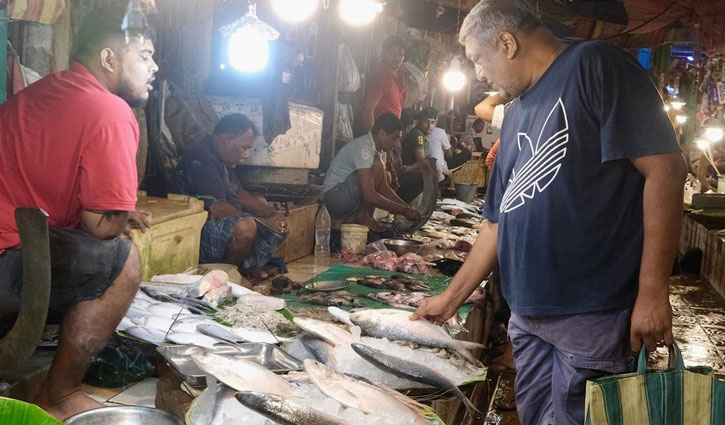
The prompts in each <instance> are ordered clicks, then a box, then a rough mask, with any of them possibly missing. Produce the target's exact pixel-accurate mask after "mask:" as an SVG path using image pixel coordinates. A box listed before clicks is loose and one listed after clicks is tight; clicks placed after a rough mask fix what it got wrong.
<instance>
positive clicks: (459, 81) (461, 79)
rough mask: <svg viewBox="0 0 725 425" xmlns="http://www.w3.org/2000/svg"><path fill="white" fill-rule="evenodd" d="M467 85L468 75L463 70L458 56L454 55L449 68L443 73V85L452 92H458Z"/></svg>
mask: <svg viewBox="0 0 725 425" xmlns="http://www.w3.org/2000/svg"><path fill="white" fill-rule="evenodd" d="M465 85H466V76H465V75H463V72H461V63H460V62H459V60H458V56H454V57H453V59H451V65H450V66H449V67H448V70H447V71H446V73H445V74H443V87H445V88H446V90H448V91H451V92H456V91H458V90H460V89H462V88H463V86H465Z"/></svg>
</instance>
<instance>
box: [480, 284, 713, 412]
mask: <svg viewBox="0 0 725 425" xmlns="http://www.w3.org/2000/svg"><path fill="white" fill-rule="evenodd" d="M671 282H672V283H671V290H670V303H671V304H672V311H673V320H672V326H673V333H674V336H675V340H676V342H677V345H678V347H680V350H681V351H682V357H683V358H684V360H685V366H695V365H698V366H709V367H711V368H712V369H713V372H714V373H715V375H716V376H717V377H719V378H721V379H725V299H723V298H722V297H721V296H720V294H718V293H717V292H715V290H714V289H713V288H712V286H710V284H709V283H708V282H707V281H705V280H703V279H702V278H700V277H698V276H676V277H672V280H671ZM649 360H650V362H649V365H650V367H652V368H660V369H665V368H667V350H666V349H664V348H662V349H658V350H657V352H656V353H652V354H651V355H650V359H649ZM499 389H500V391H498V393H497V395H496V396H495V397H496V398H497V399H498V400H501V402H500V403H499V405H500V407H499V408H498V409H495V410H496V414H497V415H498V416H499V417H500V419H499V421H491V422H489V423H491V424H492V425H493V424H496V425H520V422H519V420H518V417H517V415H516V412H515V410H508V409H507V408H508V407H509V403H507V402H508V401H510V400H512V399H514V398H515V394H514V391H513V376H507V377H502V380H501V382H500V383H499ZM494 406H496V403H494ZM497 419H498V418H497Z"/></svg>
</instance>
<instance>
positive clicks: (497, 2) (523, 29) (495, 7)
mask: <svg viewBox="0 0 725 425" xmlns="http://www.w3.org/2000/svg"><path fill="white" fill-rule="evenodd" d="M542 25H543V24H542V23H541V20H540V19H539V18H538V17H537V16H536V15H535V14H534V12H532V11H531V9H529V7H528V6H527V5H526V4H525V3H524V2H523V1H521V0H481V1H479V2H478V4H477V5H476V6H474V7H473V9H471V11H470V12H469V13H468V16H466V19H464V20H463V24H462V25H461V30H460V32H459V33H458V42H459V43H461V44H463V43H464V42H465V41H466V38H468V37H469V36H471V35H472V36H474V37H475V38H476V40H478V42H479V43H480V44H487V45H493V44H496V37H498V35H499V34H500V33H502V32H509V33H511V34H525V33H527V32H529V31H531V30H532V29H534V28H537V27H539V26H542Z"/></svg>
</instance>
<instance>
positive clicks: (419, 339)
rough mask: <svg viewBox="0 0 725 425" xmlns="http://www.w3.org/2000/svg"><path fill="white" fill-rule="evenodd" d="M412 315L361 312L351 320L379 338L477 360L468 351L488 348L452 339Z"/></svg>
mask: <svg viewBox="0 0 725 425" xmlns="http://www.w3.org/2000/svg"><path fill="white" fill-rule="evenodd" d="M409 317H410V312H408V311H403V310H394V309H380V310H373V309H371V310H361V311H357V312H355V313H352V314H351V315H350V320H352V322H353V323H354V324H356V325H357V326H360V328H361V329H362V331H363V332H365V333H366V334H368V335H370V336H373V337H375V338H387V339H388V340H390V341H404V342H410V343H413V344H418V345H424V346H427V347H439V348H448V349H451V350H454V351H456V352H458V353H460V354H461V355H462V356H464V357H466V358H468V359H470V360H474V358H473V356H472V355H471V353H470V352H469V351H468V350H471V349H475V348H484V346H483V345H482V344H477V343H475V342H469V341H459V340H456V339H453V338H451V336H450V335H448V333H447V332H446V331H445V330H443V328H441V327H440V326H436V325H434V324H432V323H430V322H428V321H427V320H425V319H420V320H410V319H409Z"/></svg>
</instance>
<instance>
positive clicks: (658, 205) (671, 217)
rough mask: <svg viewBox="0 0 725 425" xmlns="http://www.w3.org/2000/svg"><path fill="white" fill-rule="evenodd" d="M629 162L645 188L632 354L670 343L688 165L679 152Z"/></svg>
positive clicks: (672, 340)
mask: <svg viewBox="0 0 725 425" xmlns="http://www.w3.org/2000/svg"><path fill="white" fill-rule="evenodd" d="M632 164H634V166H635V167H636V168H637V169H638V170H639V172H640V173H642V175H643V176H644V178H645V184H644V246H643V251H642V265H641V267H640V273H639V292H638V293H637V300H636V302H635V304H634V310H633V311H632V323H631V326H632V327H631V332H630V333H631V344H632V350H633V351H634V352H638V351H639V350H640V348H641V346H642V344H644V345H645V346H646V347H647V349H648V350H649V351H654V350H655V347H656V345H657V343H658V342H660V341H664V342H665V344H667V345H671V344H673V343H674V338H673V336H672V307H671V306H670V299H669V284H670V274H671V272H672V264H673V263H674V260H675V255H676V252H677V244H678V241H679V235H680V227H681V222H682V196H683V195H682V191H683V186H684V183H685V173H686V165H685V161H684V158H683V157H682V153H681V152H673V153H666V154H659V155H650V156H645V157H642V158H636V159H633V160H632Z"/></svg>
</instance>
